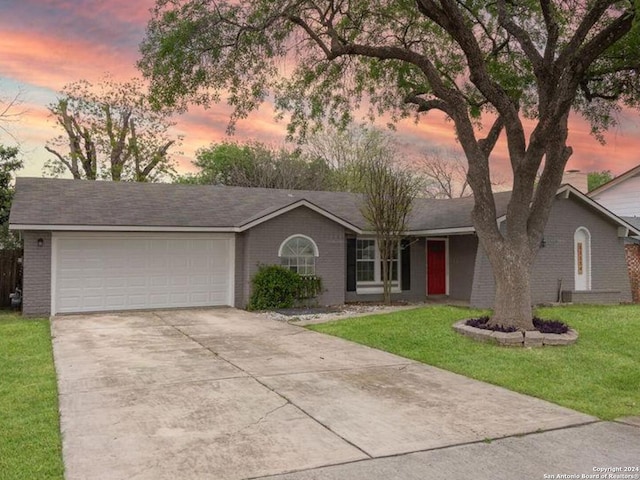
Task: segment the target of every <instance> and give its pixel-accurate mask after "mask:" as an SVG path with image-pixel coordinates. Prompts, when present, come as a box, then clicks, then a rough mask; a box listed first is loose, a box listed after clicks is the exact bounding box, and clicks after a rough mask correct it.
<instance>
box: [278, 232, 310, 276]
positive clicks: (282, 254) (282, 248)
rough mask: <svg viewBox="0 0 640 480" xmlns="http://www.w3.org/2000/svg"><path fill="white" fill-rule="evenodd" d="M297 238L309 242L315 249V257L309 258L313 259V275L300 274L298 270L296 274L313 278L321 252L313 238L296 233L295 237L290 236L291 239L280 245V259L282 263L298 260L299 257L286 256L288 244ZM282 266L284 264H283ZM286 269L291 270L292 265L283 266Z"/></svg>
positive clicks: (288, 238) (286, 239)
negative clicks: (286, 260)
mask: <svg viewBox="0 0 640 480" xmlns="http://www.w3.org/2000/svg"><path fill="white" fill-rule="evenodd" d="M295 238H303V239H305V240H307V241H308V242H309V243H310V244H311V246H312V247H313V256H312V257H308V258H313V273H304V274H303V273H300V272H298V271H297V270H296V273H298V274H299V275H301V276H303V277H305V276H306V277H312V276H314V275H315V274H316V258H318V257H319V256H320V251H319V250H318V245H317V244H316V242H315V241H314V240H313V238H311V237H308V236H307V235H302V234H300V233H296V234H294V235H290V236H289V237H287V238H285V239H284V241H283V242H282V243H281V244H280V248H279V249H278V257H279V258H280V261H281V262H282V259H283V258H298V257H290V256H287V255H284V248H285V246H286V245H287V243H288V242H290V241H291V240H293V239H295ZM281 264H282V263H281ZM283 266H284V267H285V268H290V265H283Z"/></svg>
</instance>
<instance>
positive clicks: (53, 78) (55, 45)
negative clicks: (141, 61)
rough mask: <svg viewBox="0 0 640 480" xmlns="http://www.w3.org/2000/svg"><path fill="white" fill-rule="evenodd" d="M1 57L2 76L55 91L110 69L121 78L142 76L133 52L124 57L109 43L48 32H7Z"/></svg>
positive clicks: (1, 39) (92, 79)
mask: <svg viewBox="0 0 640 480" xmlns="http://www.w3.org/2000/svg"><path fill="white" fill-rule="evenodd" d="M0 56H2V59H3V61H2V64H0V74H1V75H2V76H4V77H8V78H12V79H16V80H19V81H21V82H24V83H28V84H31V85H37V86H42V87H47V88H52V89H54V90H59V89H60V88H61V87H62V86H63V85H65V84H66V83H69V82H72V81H75V80H79V79H82V78H84V79H87V80H90V81H95V80H98V79H99V78H101V77H102V76H104V74H105V73H106V72H107V71H109V72H110V73H112V74H113V75H114V77H115V78H120V79H126V78H130V77H132V76H135V75H139V72H138V71H137V70H136V68H135V64H134V63H135V57H134V56H133V55H128V56H123V55H122V52H118V51H116V50H113V49H111V48H109V46H107V45H97V44H92V43H90V42H71V41H68V40H64V39H60V38H57V37H53V36H46V35H41V36H39V37H34V36H31V35H29V34H26V33H21V32H11V31H9V32H5V33H4V34H3V35H2V37H1V38H0ZM70 59H72V60H73V61H70Z"/></svg>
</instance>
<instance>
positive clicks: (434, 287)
mask: <svg viewBox="0 0 640 480" xmlns="http://www.w3.org/2000/svg"><path fill="white" fill-rule="evenodd" d="M448 293H449V292H448V288H447V241H446V240H445V239H434V240H431V239H429V240H427V295H447V294H448Z"/></svg>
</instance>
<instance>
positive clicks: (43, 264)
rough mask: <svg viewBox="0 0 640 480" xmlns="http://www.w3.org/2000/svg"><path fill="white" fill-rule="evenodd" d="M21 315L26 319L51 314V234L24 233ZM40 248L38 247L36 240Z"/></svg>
mask: <svg viewBox="0 0 640 480" xmlns="http://www.w3.org/2000/svg"><path fill="white" fill-rule="evenodd" d="M22 238H23V240H24V270H23V279H22V283H23V290H22V295H23V297H22V313H23V315H25V316H27V317H36V316H48V315H49V314H50V313H51V232H24V233H23V237H22ZM40 238H41V239H42V246H38V239H40Z"/></svg>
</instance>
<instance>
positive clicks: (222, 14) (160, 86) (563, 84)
mask: <svg viewBox="0 0 640 480" xmlns="http://www.w3.org/2000/svg"><path fill="white" fill-rule="evenodd" d="M638 8H640V5H639V4H638V2H635V1H633V2H632V1H630V0H619V1H606V0H593V1H589V2H583V1H577V0H575V1H574V0H569V1H563V2H560V1H552V0H538V1H533V0H532V1H527V2H507V1H506V0H497V1H496V2H478V1H470V2H458V1H455V0H415V1H412V2H370V1H365V0H351V1H346V0H329V1H326V2H322V4H319V3H318V2H314V1H311V0H300V1H296V2H291V1H288V0H251V1H249V0H238V1H234V2H231V1H213V0H210V1H200V0H183V1H166V0H159V1H158V2H157V4H156V8H155V11H154V17H153V19H152V20H151V22H150V23H149V26H148V30H147V34H146V38H145V40H144V42H143V44H142V47H141V49H142V53H143V59H142V60H141V62H140V67H141V68H142V70H143V72H144V73H145V75H146V76H147V77H148V78H150V79H151V80H152V91H153V97H154V99H155V100H156V101H157V102H158V103H159V104H162V105H168V106H184V105H185V104H187V103H189V102H195V103H204V104H208V103H211V102H215V101H219V100H220V98H221V95H222V94H223V93H224V94H225V96H226V98H227V101H228V103H229V104H230V105H231V106H232V107H233V108H234V113H233V114H232V116H231V126H233V123H234V122H235V121H236V120H237V119H238V118H244V117H245V116H247V115H248V114H249V113H250V112H251V111H252V110H255V109H256V108H258V106H259V105H260V104H261V103H262V102H263V101H264V100H265V99H266V98H268V96H270V98H275V104H276V106H277V108H278V109H279V110H280V111H281V112H288V113H289V114H290V117H289V118H290V121H289V128H290V132H292V133H296V132H297V133H298V134H301V135H304V134H305V133H306V132H307V131H308V129H309V127H310V126H313V125H314V123H315V124H317V123H319V122H322V121H323V120H325V119H329V121H330V122H333V123H334V124H337V125H344V124H345V122H347V121H349V119H350V116H351V112H353V111H356V110H357V108H358V107H362V106H365V105H369V106H370V113H371V114H372V115H375V114H377V113H384V112H387V113H388V114H390V118H391V120H396V119H398V118H401V117H406V116H416V117H418V118H419V115H420V114H423V113H427V112H430V111H432V110H439V111H441V112H444V114H445V115H447V116H448V118H449V119H450V120H451V121H452V124H453V125H454V126H455V131H456V135H457V138H458V141H459V142H460V145H461V146H462V148H463V150H464V153H465V156H466V158H467V162H468V179H469V185H470V186H471V189H472V190H473V193H474V208H473V212H472V217H473V222H474V226H475V230H476V232H477V234H478V238H479V241H480V244H481V246H482V248H483V249H484V251H485V252H486V254H487V256H488V258H489V261H490V263H491V266H492V270H493V273H494V278H495V284H496V297H495V302H494V311H493V315H492V317H491V320H490V324H492V325H498V324H502V325H505V326H513V327H516V328H518V329H520V330H533V323H532V316H533V312H532V307H531V268H532V264H533V261H534V259H535V256H536V254H537V251H538V248H539V245H540V240H541V238H542V235H543V232H544V227H545V225H546V222H547V220H548V218H549V213H550V211H551V207H552V205H553V202H554V198H555V193H556V191H557V189H558V187H559V186H560V183H561V180H562V174H563V171H564V168H565V165H566V163H567V161H568V159H569V157H570V156H571V153H572V150H571V148H570V147H569V146H568V145H567V137H568V132H569V123H568V122H569V113H570V112H571V111H572V110H575V111H577V112H578V113H580V114H582V115H583V116H584V117H585V118H586V119H588V120H589V121H590V122H591V124H592V130H593V132H594V133H596V134H599V133H601V132H602V131H603V130H604V129H606V128H608V127H609V126H610V125H611V124H612V121H613V119H614V118H615V116H614V115H611V113H612V110H614V109H615V108H619V107H620V106H621V105H626V106H629V107H638V105H639V101H640V100H639V99H640V75H638V67H639V65H640V49H638V48H637V46H638V44H640V26H638V22H637V21H636V20H637V14H638ZM292 58H295V59H296V61H297V65H296V66H293V67H291V68H289V67H288V68H287V69H286V70H287V77H286V78H284V77H283V76H282V75H281V74H280V73H281V72H282V71H283V70H282V62H283V59H287V60H289V59H292ZM365 101H366V102H367V103H366V104H365V103H364V102H365ZM525 120H528V121H529V122H530V123H529V126H528V128H526V129H525V127H524V121H525ZM483 122H484V124H487V126H486V127H484V128H482V127H483V125H484V124H483ZM501 134H504V136H505V137H506V147H507V151H508V153H509V160H510V166H511V169H512V173H513V192H512V195H511V197H510V201H509V204H508V206H507V213H506V220H505V222H503V224H502V225H503V226H502V228H500V227H499V226H498V225H497V222H496V206H495V200H494V197H493V191H492V186H491V164H492V153H493V151H494V148H495V146H496V143H497V141H498V139H499V137H500V136H501ZM543 160H544V162H543ZM543 164H544V167H543V170H542V174H541V176H540V181H539V182H538V184H537V188H534V184H535V182H536V173H537V172H538V169H539V168H540V166H541V165H543Z"/></svg>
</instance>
